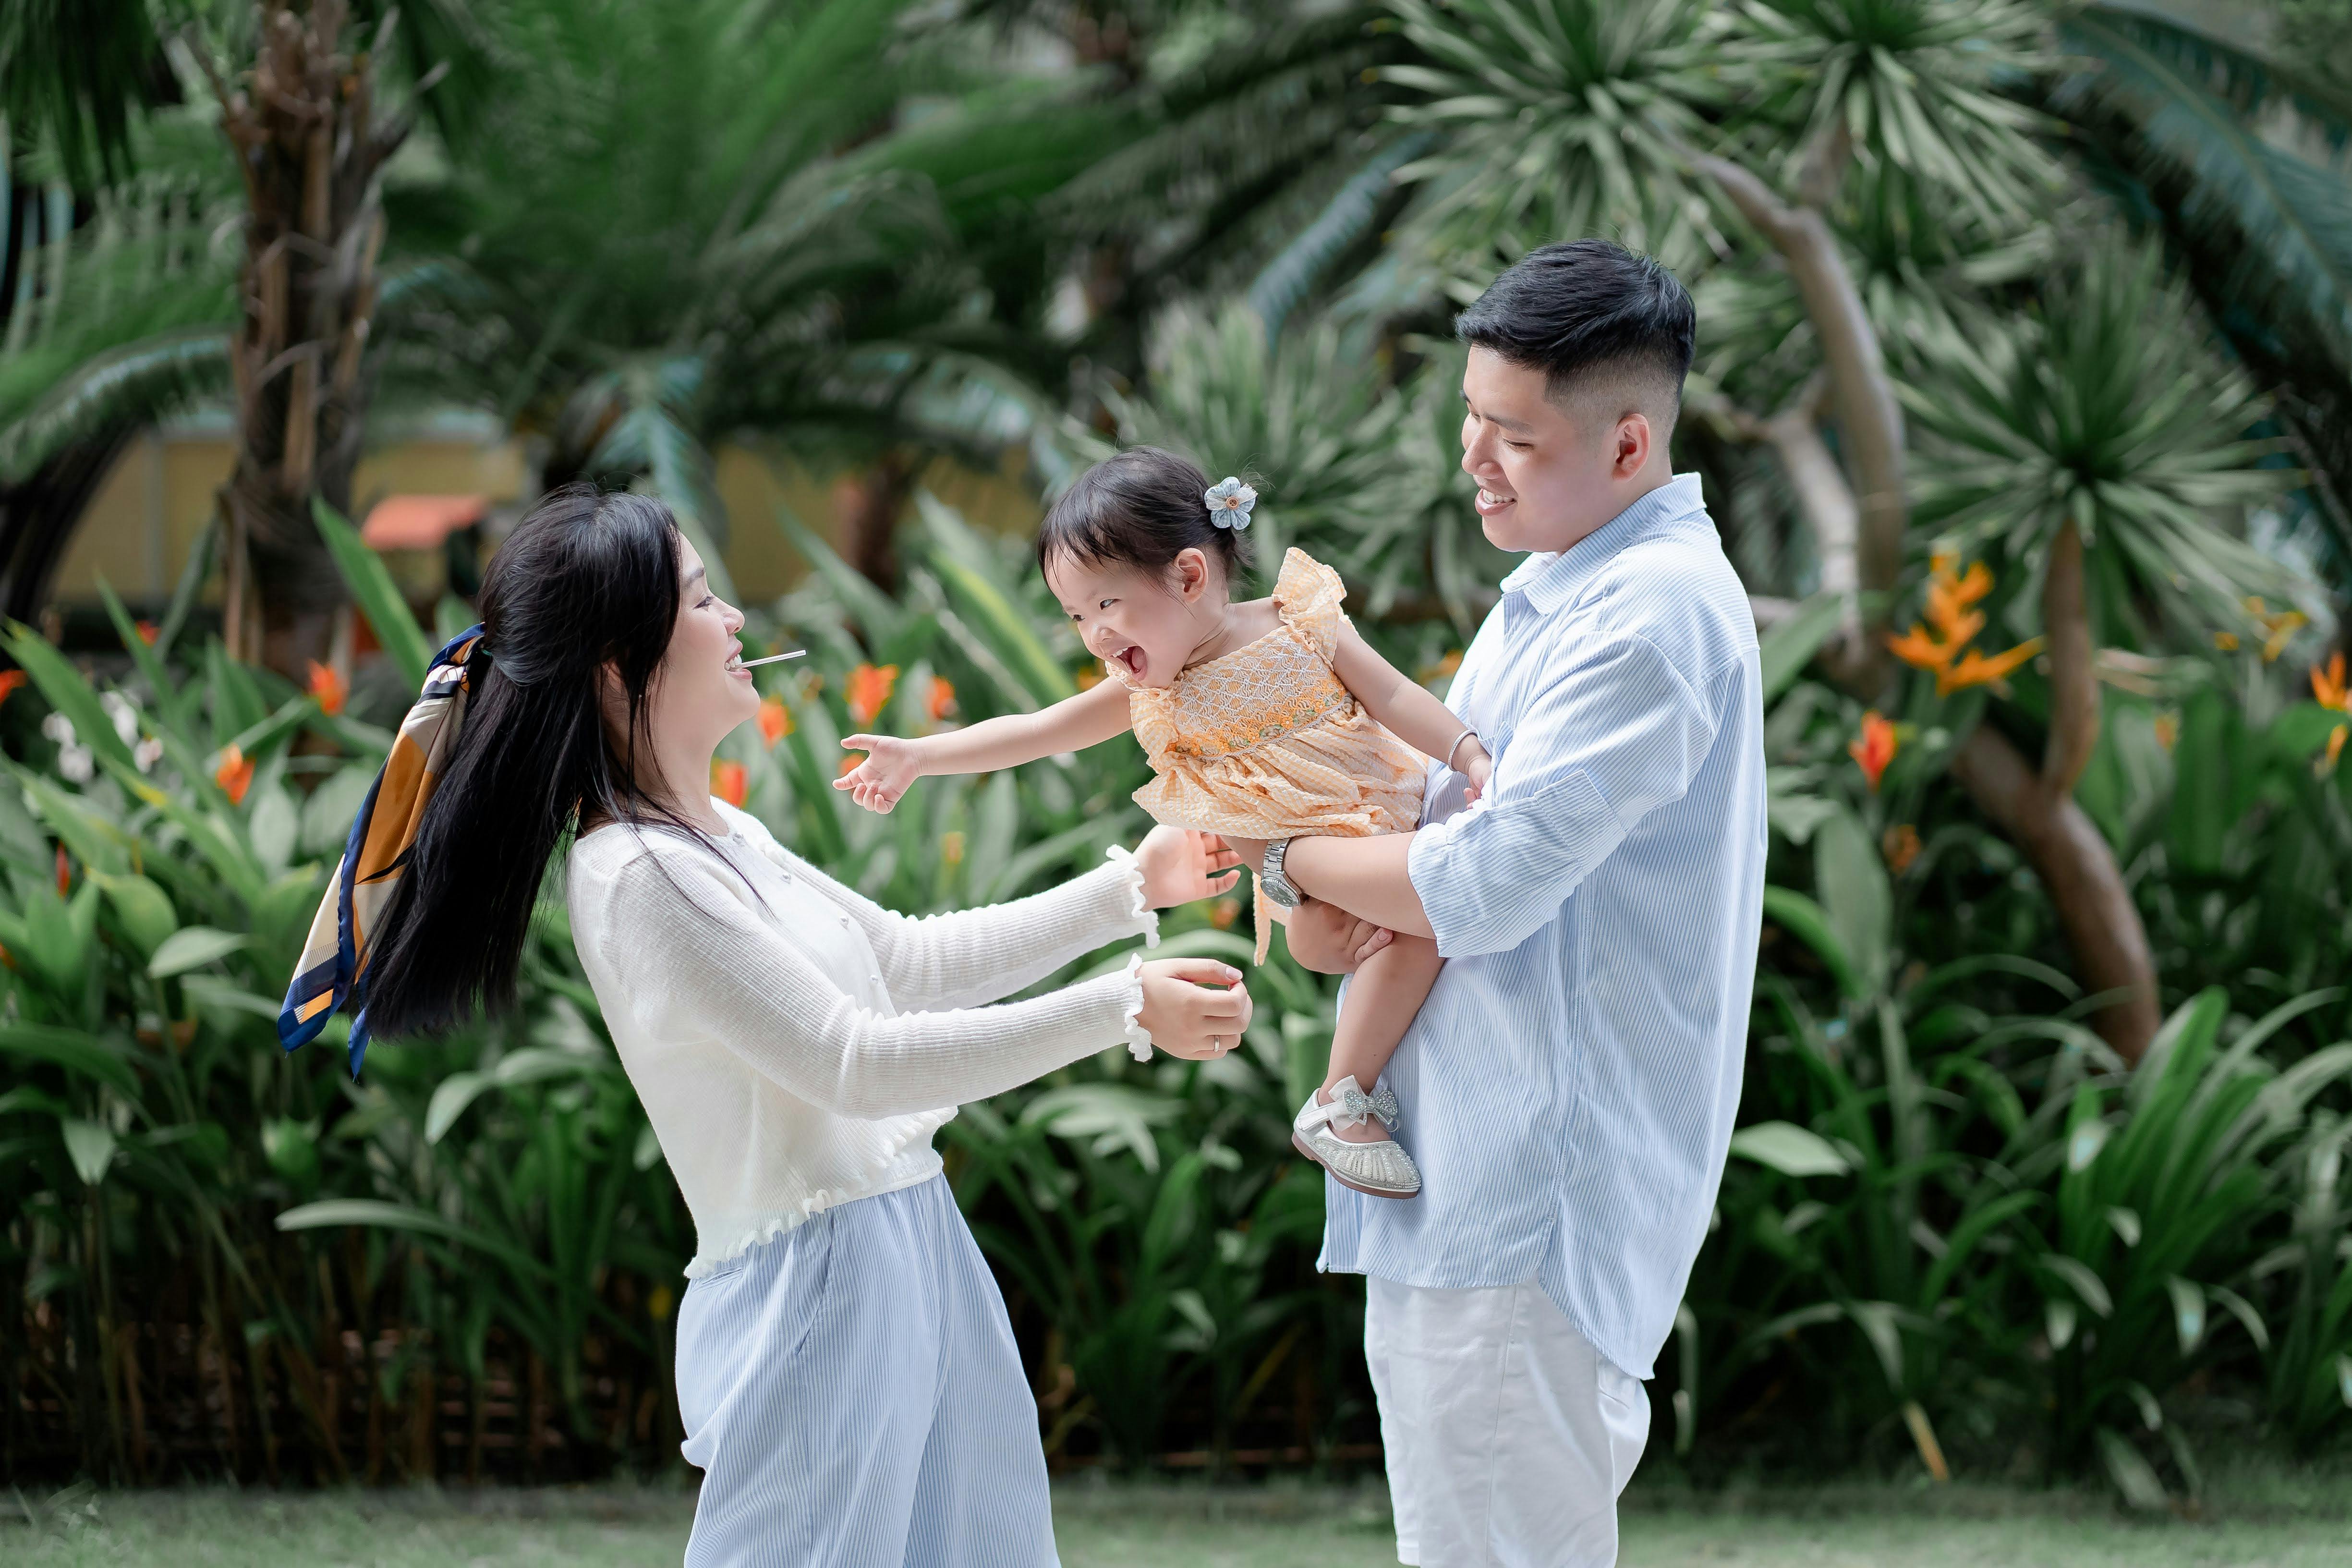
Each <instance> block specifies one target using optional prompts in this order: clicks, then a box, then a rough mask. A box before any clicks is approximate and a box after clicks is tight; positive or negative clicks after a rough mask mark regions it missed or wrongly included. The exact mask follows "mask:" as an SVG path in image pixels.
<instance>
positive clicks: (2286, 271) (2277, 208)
mask: <svg viewBox="0 0 2352 1568" xmlns="http://www.w3.org/2000/svg"><path fill="white" fill-rule="evenodd" d="M2322 9H2323V8H2322V7H2318V6H2289V7H2284V10H2285V11H2286V13H2287V16H2286V17H2285V20H2286V21H2288V22H2290V23H2293V24H2296V25H2298V26H2299V28H2300V30H2299V31H2298V32H2296V33H2295V34H2294V36H2293V37H2281V39H2280V40H2279V42H2278V44H2277V46H2276V47H2273V48H2272V49H2270V50H2267V51H2265V50H2262V49H2258V48H2256V47H2250V46H2249V45H2248V44H2246V43H2244V42H2232V41H2230V40H2226V39H2222V38H2218V37H2213V36H2211V35H2210V34H2209V33H2206V32H2203V31H2201V30H2200V29H2199V28H2197V27H2194V26H2189V24H2187V23H2183V22H2179V21H2176V20H2174V19H2172V18H2170V17H2167V16H2160V15H2157V14H2154V13H2151V12H2148V11H2145V10H2142V9H2139V8H2137V7H2126V6H2123V5H2085V6H2083V7H2081V8H2079V9H2076V10H2073V11H2070V12H2068V13H2066V14H2065V15H2064V16H2062V18H2061V20H2060V23H2059V41H2060V43H2061V45H2062V47H2063V49H2064V51H2065V55H2066V58H2067V60H2068V65H2067V67H2066V68H2063V69H2053V70H2050V71H2048V72H2045V73H2044V74H2043V75H2042V77H2041V78H2040V79H2038V83H2037V90H2038V91H2039V92H2040V93H2041V94H2042V97H2043V99H2044V100H2045V101H2046V102H2047V103H2048V105H2049V106H2050V107H2051V109H2052V110H2053V111H2056V112H2058V113H2062V114H2063V115H2064V117H2065V118H2066V120H2067V121H2068V122H2069V124H2070V125H2071V126H2072V127H2073V128H2074V132H2075V135H2076V138H2077V145H2078V146H2079V147H2080V148H2081V149H2082V150H2083V153H2084V160H2085V163H2086V166H2087V168H2088V170H2089V172H2090V173H2091V174H2092V176H2093V177H2094V178H2095V180H2097V181H2099V182H2100V183H2101V184H2105V185H2106V186H2108V187H2109V188H2111V189H2113V190H2114V191H2116V194H2117V195H2118V196H2119V197H2120V198H2121V200H2120V202H2119V205H2120V206H2121V208H2122V210H2123V211H2124V212H2125V213H2126V214H2127V215H2130V216H2133V217H2134V218H2135V219H2136V220H2138V221H2141V222H2143V223H2144V224H2145V225H2146V226H2147V227H2149V228H2150V229H2152V230H2153V231H2154V232H2156V233H2157V234H2158V235H2159V236H2160V237H2162V238H2163V240H2164V243H2165V246H2166V248H2167V249H2168V251H2169V252H2170V253H2171V254H2172V256H2174V257H2175V258H2177V259H2178V261H2179V264H2180V267H2181V270H2182V273H2183V276H2184V277H2186V279H2188V281H2189V286H2190V287H2191V288H2192V289H2194V291H2195V292H2196V294H2197V297H2198V298H2199V299H2200V300H2201V301H2202V302H2203V303H2204V305H2205V308H2206V311H2207V314H2208V316H2209V318H2210V320H2211V321H2212V322H2213V323H2214V326H2215V327H2216V329H2217V330H2218V331H2220V332H2221V334H2222V336H2223V338H2224V339H2225V340H2226V341H2227V342H2228V343H2229V345H2230V349H2231V353H2233V354H2235V355H2236V356H2237V357H2238V358H2239V359H2240V360H2241V361H2242V362H2243V363H2245V365H2246V366H2247V367H2248V368H2249V369H2250V370H2251V371H2252V373H2253V374H2255V375H2256V376H2257V377H2258V378H2259V379H2260V380H2261V382H2262V383H2263V385H2264V386H2265V387H2267V388H2270V389H2271V390H2272V391H2273V396H2274V403H2273V407H2274V409H2275V412H2276V415H2277V417H2278V419H2279V422H2280V423H2281V424H2282V425H2283V426H2284V429H2285V434H2286V436H2287V438H2288V440H2289V441H2290V442H2291V444H2292V445H2293V447H2294V452H2295V456H2296V457H2297V458H2298V459H2299V460H2300V461H2301V462H2302V463H2303V464H2304V466H2305V468H2306V469H2307V470H2308V471H2309V473H2310V476H2311V494H2312V496H2313V498H2314V500H2315V502H2316V503H2317V504H2316V505H2315V508H2314V509H2313V510H2314V512H2315V517H2316V520H2317V521H2318V523H2319V524H2320V528H2319V538H2320V542H2322V544H2323V546H2324V547H2325V550H2326V555H2327V556H2328V557H2329V558H2330V560H2331V562H2332V567H2333V570H2334V573H2335V574H2336V581H2337V583H2338V584H2339V587H2341V586H2342V585H2344V584H2352V183H2347V181H2346V179H2345V177H2344V175H2343V173H2342V169H2341V166H2340V164H2337V165H2336V166H2335V167H2331V166H2330V163H2332V162H2333V161H2334V159H2335V157H2336V153H2337V152H2338V151H2339V150H2340V149H2341V148H2342V147H2343V146H2344V144H2345V142H2346V141H2347V138H2352V79H2347V78H2346V77H2345V76H2344V75H2342V74H2336V73H2334V72H2332V71H2331V68H2330V65H2329V62H2330V59H2331V58H2333V59H2334V60H2335V61H2336V62H2338V66H2339V68H2340V62H2341V61H2342V59H2343V58H2345V57H2346V55H2347V53H2352V50H2347V44H2346V37H2345V35H2344V34H2343V33H2342V30H2341V29H2342V27H2343V13H2342V9H2341V7H2336V8H2335V13H2336V21H2335V24H2334V26H2335V27H2336V29H2337V31H2336V33H2335V34H2334V35H2331V34H2329V33H2328V32H2327V31H2326V28H2325V27H2324V26H2322V23H2323V22H2324V20H2325V19H2324V18H2323V17H2322V16H2320V15H2319V13H2320V11H2321V10H2322ZM2331 37H2332V38H2333V43H2334V52H2333V55H2332V56H2331V54H2330V51H2329V48H2328V44H2329V42H2330V39H2331Z"/></svg>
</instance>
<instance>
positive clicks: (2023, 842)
mask: <svg viewBox="0 0 2352 1568" xmlns="http://www.w3.org/2000/svg"><path fill="white" fill-rule="evenodd" d="M1952 776H1953V777H1954V778H1956V779H1958V780H1959V781H1960V784H1961V787H1963V788H1965V789H1966V790H1967V791H1968V792H1969V795H1970V797H1971V798H1973V799H1974V800H1975V801H1976V803H1977V805H1978V808H1979V810H1981V811H1983V813H1984V814H1985V815H1986V816H1989V817H1990V818H1992V820H1993V824H1994V826H1998V827H1999V828H2000V830H2001V831H2002V832H2003V833H2005V834H2007V835H2008V836H2009V837H2010V841H2011V843H2013V844H2015V845H2016V846H2017V847H2019V848H2020V849H2021V850H2023V851H2024V852H2025V858H2027V859H2028V860H2030V861H2032V864H2033V869H2034V872H2035V874H2036V875H2038V876H2039V877H2040V878H2041V879H2042V886H2043V887H2044V888H2046V889H2049V892H2050V901H2051V903H2052V904H2053V905H2054V906H2055V907H2056V908H2057V910H2058V923H2059V925H2060V926H2061V927H2063V929H2064V931H2065V932H2066V943H2067V945H2068V946H2069V947H2071V948H2073V949H2074V967H2075V969H2076V970H2077V971H2078V972H2079V973H2081V976H2082V980H2083V984H2084V986H2085V987H2087V988H2088V989H2089V990H2090V991H2091V992H2093V993H2094V994H2107V995H2110V996H2111V997H2113V998H2114V999H2113V1000H2111V1001H2110V1002H2109V1003H2108V1005H2106V1006H2105V1007H2104V1008H2102V1009H2101V1010H2100V1012H2099V1015H2098V1017H2097V1019H2096V1020H2095V1023H2096V1026H2097V1027H2098V1031H2099V1036H2100V1037H2101V1038H2102V1039H2104V1040H2105V1041H2106V1042H2107V1044H2108V1045H2110V1046H2112V1047H2115V1051H2116V1055H2117V1056H2119V1057H2121V1058H2124V1060H2126V1061H2127V1062H2134V1063H2137V1061H2138V1060H2139V1058H2141V1057H2142V1056H2144V1055H2145V1054H2147V1045H2148V1042H2149V1041H2150V1040H2152V1039H2154V1038H2155V1037H2156V1030H2157V1026H2158V1024H2159V1023H2160V1022H2162V1018H2161V1016H2160V1014H2159V1012H2158V1003H2157V990H2156V959H2155V956H2154V954H2152V953H2151V952H2149V951H2148V946H2147V930H2146V928H2145V927H2143V926H2142V925H2141V923H2140V918H2139V910H2138V907H2137V905H2135V904H2134V903H2133V902H2132V896H2131V889H2130V888H2129V887H2127V886H2126V885H2125V882H2124V877H2123V871H2122V869H2121V868H2118V867H2117V866H2116V858H2115V854H2114V852H2113V851H2112V850H2110V849H2109V848H2108V847H2107V841H2106V839H2105V837H2103V836H2102V835H2101V834H2100V832H2099V830H2098V827H2097V826H2096V825H2095V824H2094V823H2093V822H2092V821H2091V819H2090V817H2089V816H2085V815H2084V811H2083V808H2082V807H2081V806H2079V805H2075V804H2074V797H2073V796H2072V795H2062V794H2056V793H2053V791H2052V790H2051V789H2050V788H2049V787H2048V784H2047V780H2046V779H2045V778H2044V777H2042V775H2039V774H2037V773H2035V772H2034V771H2033V769H2032V767H2031V766H2030V765H2028V763H2026V760H2025V758H2024V757H2023V756H2022V755H2021V754H2020V753H2019V752H2018V750H2017V748H2016V747H2015V746H2012V745H2011V744H2010V743H2009V742H2008V741H2007V740H2006V739H2004V738H2003V737H2002V736H2001V734H2000V731H1996V730H1993V729H1991V728H1990V727H1989V726H1986V725H1983V724H1979V725H1978V726H1977V727H1976V729H1975V731H1973V732H1971V733H1970V734H1969V738H1968V740H1967V742H1965V743H1964V744H1962V746H1961V747H1960V750H1959V754H1958V756H1956V757H1955V758H1953V760H1952Z"/></svg>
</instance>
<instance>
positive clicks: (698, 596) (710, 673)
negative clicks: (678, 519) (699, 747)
mask: <svg viewBox="0 0 2352 1568" xmlns="http://www.w3.org/2000/svg"><path fill="white" fill-rule="evenodd" d="M677 569H678V597H677V625H676V626H674V627H673V628H672V629H671V632H670V637H669V650H668V652H667V653H665V654H664V655H663V656H662V662H661V669H660V671H659V673H658V675H657V677H656V684H655V688H654V690H655V693H656V697H655V704H656V717H655V721H656V723H659V724H661V725H663V726H665V727H675V729H676V731H677V733H679V734H681V735H687V734H691V735H692V736H694V737H695V738H696V739H697V740H699V739H701V738H702V737H703V736H704V735H705V734H706V733H707V734H708V736H709V741H710V743H711V744H713V745H716V744H718V742H719V740H720V739H721V738H722V737H724V736H725V735H726V734H727V732H728V731H730V730H732V729H734V728H735V727H736V726H737V725H739V724H740V723H742V722H743V721H745V720H747V719H750V718H752V717H754V716H756V715H757V714H758V713H759V711H760V693H759V689H758V688H757V687H755V686H754V685H753V684H752V681H751V671H750V670H748V669H745V668H743V662H742V659H743V645H742V643H741V642H740V641H739V640H737V638H736V636H735V634H736V633H737V632H740V631H741V630H742V629H743V612H742V611H740V610H739V609H737V608H736V607H735V606H734V605H730V604H729V603H728V602H727V601H726V600H724V599H722V598H720V597H719V595H717V594H715V593H713V592H711V589H710V580H709V575H708V574H707V573H706V572H705V570H704V568H703V564H702V557H701V556H699V555H698V554H696V553H695V550H694V546H693V545H692V544H691V543H689V542H688V541H686V540H684V539H680V540H679V541H678V542H677Z"/></svg>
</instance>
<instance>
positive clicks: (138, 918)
mask: <svg viewBox="0 0 2352 1568" xmlns="http://www.w3.org/2000/svg"><path fill="white" fill-rule="evenodd" d="M91 880H93V881H95V882H97V883H98V885H99V887H100V889H102V890H103V891H104V892H105V894H106V901H107V902H108V903H110V904H111V905H113V906H114V916H115V918H116V919H117V920H119V921H121V922H122V929H123V931H124V932H125V933H127V934H128V935H129V936H130V938H131V941H132V942H135V943H137V944H138V948H139V956H140V957H142V958H144V959H152V958H153V957H154V956H155V950H156V949H157V948H159V947H161V946H163V943H164V942H166V941H167V940H169V939H170V937H171V935H172V933H173V931H177V930H179V929H180V917H179V913H178V911H177V910H173V908H172V900H171V896H170V895H169V894H167V893H165V892H164V891H163V889H162V888H160V887H158V886H156V885H155V883H154V882H153V881H152V880H150V879H147V878H145V877H142V876H138V875H136V874H135V873H126V874H125V875H122V876H120V877H110V876H107V875H105V874H104V873H102V872H93V873H92V874H91Z"/></svg>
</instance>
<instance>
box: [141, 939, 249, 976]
mask: <svg viewBox="0 0 2352 1568" xmlns="http://www.w3.org/2000/svg"><path fill="white" fill-rule="evenodd" d="M246 941H247V939H246V938H245V937H243V936H240V935H238V934H237V933H236V932H235V931H215V930H214V929H213V928H212V927H210V926H186V927H184V928H182V929H181V930H179V931H173V933H172V935H171V938H170V939H169V940H168V941H166V942H164V943H163V946H162V947H161V948H160V949H158V950H157V952H156V953H155V956H154V957H153V958H152V959H150V960H149V961H148V963H147V973H149V974H151V975H152V976H154V977H155V978H156V979H158V980H168V979H170V978H171V977H172V976H173V975H174V974H184V973H187V972H188V971H189V970H191V969H200V968H202V967H203V966H204V965H205V964H207V963H212V962H213V961H214V960H215V959H220V958H226V957H227V956H228V955H229V954H230V953H232V952H238V951H239V950H241V949H242V948H244V947H245V945H246Z"/></svg>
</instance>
